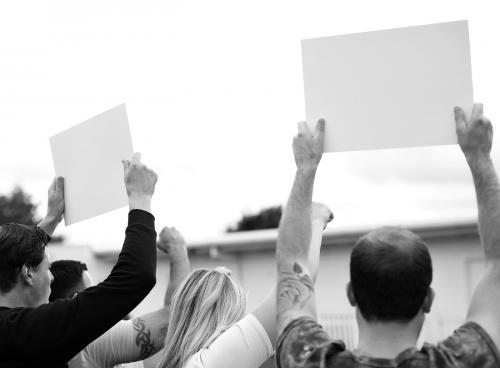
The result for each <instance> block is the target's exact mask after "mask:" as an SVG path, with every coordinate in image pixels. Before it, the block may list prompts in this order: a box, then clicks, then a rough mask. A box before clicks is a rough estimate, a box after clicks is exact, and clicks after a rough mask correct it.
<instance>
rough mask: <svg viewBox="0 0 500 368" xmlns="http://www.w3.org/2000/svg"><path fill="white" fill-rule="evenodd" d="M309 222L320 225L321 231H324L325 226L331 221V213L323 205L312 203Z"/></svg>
mask: <svg viewBox="0 0 500 368" xmlns="http://www.w3.org/2000/svg"><path fill="white" fill-rule="evenodd" d="M311 220H312V222H313V224H314V223H320V224H321V225H322V229H323V230H324V229H326V225H328V223H329V222H330V221H332V220H333V212H332V211H331V210H330V208H329V207H328V206H327V205H326V204H323V203H319V202H313V203H312V211H311Z"/></svg>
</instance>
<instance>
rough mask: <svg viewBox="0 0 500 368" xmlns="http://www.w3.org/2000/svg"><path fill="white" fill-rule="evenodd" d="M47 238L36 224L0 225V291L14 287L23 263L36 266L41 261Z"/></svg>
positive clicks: (3, 291) (5, 291)
mask: <svg viewBox="0 0 500 368" xmlns="http://www.w3.org/2000/svg"><path fill="white" fill-rule="evenodd" d="M49 240H50V238H49V236H48V235H47V234H46V233H45V232H44V231H43V230H41V229H39V228H38V227H36V226H26V225H21V224H15V223H8V224H3V225H1V226H0V293H8V292H9V291H11V290H12V289H13V288H14V286H15V285H16V283H17V277H18V274H19V272H20V271H21V268H22V266H23V265H28V266H31V267H37V266H38V265H39V264H40V263H41V262H42V261H43V258H44V255H45V246H46V245H47V243H48V242H49Z"/></svg>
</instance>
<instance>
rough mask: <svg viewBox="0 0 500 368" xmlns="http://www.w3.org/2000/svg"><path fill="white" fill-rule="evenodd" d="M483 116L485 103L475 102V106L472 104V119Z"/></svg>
mask: <svg viewBox="0 0 500 368" xmlns="http://www.w3.org/2000/svg"><path fill="white" fill-rule="evenodd" d="M481 116H483V104H482V103H475V104H474V106H472V114H471V121H474V120H477V119H480V118H481Z"/></svg>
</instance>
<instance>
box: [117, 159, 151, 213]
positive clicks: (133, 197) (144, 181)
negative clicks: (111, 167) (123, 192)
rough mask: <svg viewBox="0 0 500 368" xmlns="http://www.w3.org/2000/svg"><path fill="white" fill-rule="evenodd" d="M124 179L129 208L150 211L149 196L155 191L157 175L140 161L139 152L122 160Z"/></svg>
mask: <svg viewBox="0 0 500 368" xmlns="http://www.w3.org/2000/svg"><path fill="white" fill-rule="evenodd" d="M122 162H123V170H124V181H125V188H126V189H127V195H128V198H129V205H130V209H131V210H132V209H134V208H138V209H143V210H146V211H149V212H150V211H151V197H152V196H153V193H154V191H155V185H156V181H157V180H158V175H156V173H155V172H154V171H153V170H151V169H149V168H148V167H147V166H146V165H144V164H143V163H142V162H141V154H140V153H134V155H133V156H132V159H131V160H130V161H129V160H123V161H122Z"/></svg>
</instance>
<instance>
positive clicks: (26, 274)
mask: <svg viewBox="0 0 500 368" xmlns="http://www.w3.org/2000/svg"><path fill="white" fill-rule="evenodd" d="M20 276H21V280H22V282H24V283H26V284H28V285H33V267H31V266H28V265H27V264H23V266H22V267H21V273H20Z"/></svg>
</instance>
